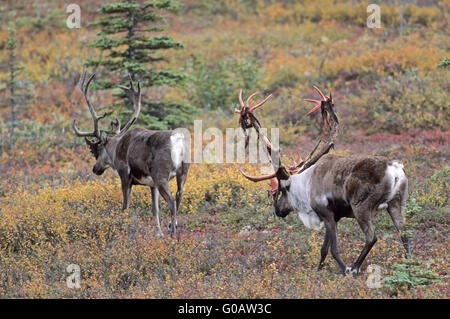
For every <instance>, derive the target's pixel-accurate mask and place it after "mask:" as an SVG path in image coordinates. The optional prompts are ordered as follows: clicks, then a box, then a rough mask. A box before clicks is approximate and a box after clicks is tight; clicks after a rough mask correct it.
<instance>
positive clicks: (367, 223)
mask: <svg viewBox="0 0 450 319" xmlns="http://www.w3.org/2000/svg"><path fill="white" fill-rule="evenodd" d="M354 212H355V217H356V220H357V221H358V224H359V226H360V227H361V229H362V231H363V232H364V235H365V236H366V243H365V245H364V247H363V249H362V251H361V254H360V255H359V257H358V259H357V260H356V261H355V263H354V264H353V266H352V272H353V276H355V277H356V276H357V275H358V273H359V267H360V266H361V264H362V263H363V261H364V259H365V258H366V256H367V254H368V253H369V252H370V250H371V249H372V247H373V245H375V243H376V242H377V236H376V235H375V228H374V226H373V223H372V218H371V217H372V212H369V213H368V214H367V211H365V210H364V209H359V211H358V210H356V209H355V210H354Z"/></svg>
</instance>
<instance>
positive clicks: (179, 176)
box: [176, 163, 189, 212]
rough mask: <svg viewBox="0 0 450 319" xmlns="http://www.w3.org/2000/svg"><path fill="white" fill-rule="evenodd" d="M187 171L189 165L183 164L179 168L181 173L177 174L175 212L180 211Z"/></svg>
mask: <svg viewBox="0 0 450 319" xmlns="http://www.w3.org/2000/svg"><path fill="white" fill-rule="evenodd" d="M188 169H189V164H184V163H183V164H182V166H181V173H180V174H177V195H176V201H177V212H178V210H179V209H180V203H181V198H182V197H183V187H184V183H186V178H187V172H188Z"/></svg>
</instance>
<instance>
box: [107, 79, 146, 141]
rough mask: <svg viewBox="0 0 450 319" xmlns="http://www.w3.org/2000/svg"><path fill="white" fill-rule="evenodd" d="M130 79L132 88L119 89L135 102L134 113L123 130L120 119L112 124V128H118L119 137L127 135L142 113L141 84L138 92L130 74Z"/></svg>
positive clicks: (122, 87) (138, 86)
mask: <svg viewBox="0 0 450 319" xmlns="http://www.w3.org/2000/svg"><path fill="white" fill-rule="evenodd" d="M128 79H129V81H130V87H126V86H123V85H119V88H121V89H122V90H124V91H125V94H126V95H127V97H128V99H130V100H131V101H132V102H133V108H134V113H133V116H132V117H131V119H129V120H128V122H127V124H125V126H124V127H123V129H121V128H120V122H119V120H118V119H116V122H115V123H113V122H111V127H118V133H117V134H119V135H121V134H123V133H125V132H126V131H127V130H128V129H129V128H130V126H131V125H133V123H134V122H135V121H136V119H137V118H138V116H139V113H140V111H141V83H140V82H139V81H138V84H137V90H136V89H135V88H134V84H133V80H132V78H131V75H130V74H128Z"/></svg>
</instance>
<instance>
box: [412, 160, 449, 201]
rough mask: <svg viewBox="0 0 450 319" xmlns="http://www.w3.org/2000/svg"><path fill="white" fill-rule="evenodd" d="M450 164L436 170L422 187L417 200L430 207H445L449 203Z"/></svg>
mask: <svg viewBox="0 0 450 319" xmlns="http://www.w3.org/2000/svg"><path fill="white" fill-rule="evenodd" d="M449 188H450V166H445V167H443V168H442V169H439V170H436V171H435V172H434V174H433V175H432V176H430V177H429V178H427V179H426V180H425V181H424V183H423V185H422V187H421V188H420V190H419V191H418V192H419V196H418V198H417V201H418V203H419V205H423V206H428V207H445V206H447V205H448V203H449V194H448V190H449Z"/></svg>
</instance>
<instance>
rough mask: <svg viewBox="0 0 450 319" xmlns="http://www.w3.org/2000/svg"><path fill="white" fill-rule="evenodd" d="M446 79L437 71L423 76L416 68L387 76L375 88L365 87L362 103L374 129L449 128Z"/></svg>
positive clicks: (362, 93)
mask: <svg viewBox="0 0 450 319" xmlns="http://www.w3.org/2000/svg"><path fill="white" fill-rule="evenodd" d="M446 95H447V94H446V83H445V82H443V81H441V79H440V78H439V77H436V75H435V74H433V75H432V74H430V75H427V76H425V77H420V76H419V75H418V73H417V70H406V71H405V72H404V73H403V74H400V75H398V76H388V77H386V78H384V79H383V80H380V81H379V82H378V83H376V84H375V90H374V91H372V92H369V91H368V90H362V92H361V98H360V103H361V104H360V107H361V108H363V109H366V110H367V111H368V118H367V120H368V122H367V123H371V126H372V128H373V129H376V130H387V131H389V132H392V133H397V134H398V133H400V132H402V131H404V130H408V129H413V128H420V129H427V128H440V129H441V130H446V129H448V123H449V120H450V113H449V111H448V107H447V104H448V103H447V101H446V100H447V98H446ZM373 123H376V125H375V126H373Z"/></svg>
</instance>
